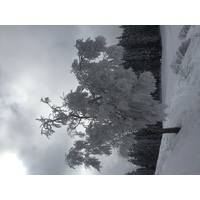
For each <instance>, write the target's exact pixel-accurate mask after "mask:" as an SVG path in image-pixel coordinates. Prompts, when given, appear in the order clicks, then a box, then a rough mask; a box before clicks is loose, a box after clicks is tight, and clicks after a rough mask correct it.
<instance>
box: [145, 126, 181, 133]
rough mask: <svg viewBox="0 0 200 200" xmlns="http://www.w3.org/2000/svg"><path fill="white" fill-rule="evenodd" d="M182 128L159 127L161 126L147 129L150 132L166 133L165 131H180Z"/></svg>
mask: <svg viewBox="0 0 200 200" xmlns="http://www.w3.org/2000/svg"><path fill="white" fill-rule="evenodd" d="M180 130H181V128H179V127H172V128H159V127H148V128H147V129H146V131H147V132H148V134H150V135H151V134H152V135H153V134H164V133H178V132H179V131H180Z"/></svg>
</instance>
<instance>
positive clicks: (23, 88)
mask: <svg viewBox="0 0 200 200" xmlns="http://www.w3.org/2000/svg"><path fill="white" fill-rule="evenodd" d="M121 32H122V30H121V29H120V28H119V27H118V26H69V25H68V26H0V109H1V112H0V174H24V173H26V174H33V175H36V174H38V175H39V174H41V175H46V174H48V175H52V174H56V175H64V174H99V173H98V172H97V171H95V170H85V168H84V167H79V168H77V169H75V170H74V169H70V168H69V167H68V166H66V164H65V162H64V159H65V153H66V152H68V150H69V149H70V147H71V146H72V143H73V141H72V140H71V138H70V137H69V136H68V135H67V133H66V127H63V128H62V129H58V130H57V131H56V134H54V135H53V136H52V137H51V139H50V140H48V139H47V138H46V137H45V136H41V135H40V128H39V126H40V123H39V122H38V121H36V120H35V119H36V118H38V117H39V116H40V115H44V116H47V115H48V114H49V113H50V110H49V108H48V107H47V106H46V105H45V104H43V103H41V102H40V98H41V97H47V96H48V97H50V99H51V100H52V102H54V103H55V104H60V103H61V99H60V98H59V97H60V96H61V95H62V94H63V92H64V93H68V92H69V91H70V89H75V88H76V86H77V81H76V79H75V76H74V75H73V74H71V73H70V70H71V63H72V61H73V59H74V58H76V54H77V51H76V48H75V47H74V45H75V42H76V40H77V39H81V38H84V39H86V38H88V37H92V38H93V37H96V36H98V35H103V36H105V37H106V39H107V43H108V45H111V44H116V43H117V42H118V40H117V39H116V37H118V36H120V35H121ZM102 165H103V168H102V172H101V174H124V173H125V172H128V171H132V170H133V165H131V164H130V163H128V162H126V160H124V159H122V158H119V157H118V156H117V155H116V154H114V155H113V156H110V157H102Z"/></svg>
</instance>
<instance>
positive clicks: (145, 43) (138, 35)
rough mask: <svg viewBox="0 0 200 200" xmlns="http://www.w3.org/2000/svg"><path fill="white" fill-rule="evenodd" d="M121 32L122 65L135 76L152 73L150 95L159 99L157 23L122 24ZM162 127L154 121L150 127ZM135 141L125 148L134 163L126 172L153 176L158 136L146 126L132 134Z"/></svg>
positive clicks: (159, 76)
mask: <svg viewBox="0 0 200 200" xmlns="http://www.w3.org/2000/svg"><path fill="white" fill-rule="evenodd" d="M120 28H122V29H123V32H122V35H121V36H120V37H118V39H119V45H121V46H122V47H123V48H124V53H123V63H122V66H123V67H124V68H125V69H128V68H132V69H133V71H134V72H135V73H136V74H137V75H139V74H140V73H142V72H144V71H150V72H152V73H153V75H154V78H155V79H156V88H157V89H156V90H155V92H154V93H153V94H152V96H153V97H154V99H155V100H159V101H161V55H162V46H161V36H160V28H159V26H157V25H146V26H145V25H123V26H120ZM156 127H157V128H160V127H162V123H157V124H156V125H154V128H156ZM133 137H134V138H135V140H136V143H135V144H133V145H132V147H131V148H130V150H129V159H128V161H129V162H131V163H132V164H133V165H136V166H138V168H137V169H136V170H135V171H132V172H127V173H126V175H153V174H154V173H155V169H156V163H157V159H158V154H159V148H160V143H161V138H162V135H160V134H156V133H152V132H151V131H150V130H149V129H148V128H147V129H143V130H140V131H138V132H137V133H133Z"/></svg>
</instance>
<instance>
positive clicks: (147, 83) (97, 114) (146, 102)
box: [37, 36, 165, 170]
mask: <svg viewBox="0 0 200 200" xmlns="http://www.w3.org/2000/svg"><path fill="white" fill-rule="evenodd" d="M75 47H76V48H77V49H78V59H76V60H74V62H73V63H72V72H73V73H74V74H75V76H76V78H77V80H78V82H79V85H78V87H77V88H76V90H75V91H71V92H70V93H69V94H67V95H65V94H63V96H62V97H61V98H62V100H63V103H62V105H60V106H57V105H53V104H51V101H50V99H49V98H48V97H46V98H42V99H41V101H42V102H44V103H46V104H48V105H49V106H50V108H51V109H52V113H51V114H50V115H49V117H47V118H45V117H40V119H37V120H39V121H40V122H41V133H42V134H44V135H46V136H47V137H49V136H50V135H51V134H53V133H54V132H55V131H54V128H60V127H61V126H63V125H66V126H67V130H68V133H69V135H70V136H72V137H75V138H77V137H78V138H79V139H78V140H75V142H74V146H73V147H72V148H71V149H70V151H69V153H68V154H67V155H66V163H67V164H68V165H69V166H70V167H72V168H74V167H75V166H79V165H84V166H85V167H87V168H90V167H94V168H96V169H97V170H100V168H101V166H100V161H99V159H98V156H99V155H102V154H104V155H108V156H109V155H110V154H111V153H112V149H113V148H115V149H117V150H118V152H119V154H120V155H122V156H124V157H126V156H127V155H128V150H129V148H130V146H131V145H132V144H133V137H131V133H132V132H133V131H136V130H139V129H143V128H146V127H147V126H148V125H151V124H155V123H156V122H157V121H162V120H163V118H164V117H165V114H164V112H163V109H164V106H163V105H162V104H161V103H160V102H158V101H155V100H154V99H153V98H152V96H151V93H152V92H154V90H155V79H154V77H153V76H152V74H151V73H150V72H144V73H141V74H140V76H136V75H135V73H134V72H133V71H132V70H131V69H128V70H126V69H124V68H123V67H121V66H120V64H121V56H122V53H123V49H122V47H121V46H115V45H114V46H109V47H107V46H106V40H105V38H104V37H102V36H98V37H96V38H95V40H92V39H90V38H88V39H87V40H86V41H83V39H82V40H77V41H76V45H75Z"/></svg>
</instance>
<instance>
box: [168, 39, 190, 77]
mask: <svg viewBox="0 0 200 200" xmlns="http://www.w3.org/2000/svg"><path fill="white" fill-rule="evenodd" d="M189 44H190V39H188V40H186V41H184V42H182V44H181V46H180V47H179V48H178V51H177V52H176V55H175V58H174V60H173V62H172V63H171V68H172V70H173V71H174V73H176V74H180V75H182V76H183V77H186V76H187V72H186V71H185V70H184V69H182V68H181V64H182V60H183V58H184V56H185V54H186V51H187V49H188V46H189Z"/></svg>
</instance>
